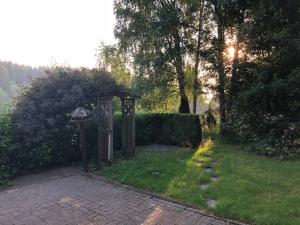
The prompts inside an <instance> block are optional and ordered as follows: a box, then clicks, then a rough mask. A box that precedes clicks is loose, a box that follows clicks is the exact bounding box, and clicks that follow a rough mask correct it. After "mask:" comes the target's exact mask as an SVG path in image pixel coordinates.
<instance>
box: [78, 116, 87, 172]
mask: <svg viewBox="0 0 300 225" xmlns="http://www.w3.org/2000/svg"><path fill="white" fill-rule="evenodd" d="M79 126H80V148H81V152H82V161H83V170H84V172H88V160H87V151H86V139H85V126H84V122H79Z"/></svg>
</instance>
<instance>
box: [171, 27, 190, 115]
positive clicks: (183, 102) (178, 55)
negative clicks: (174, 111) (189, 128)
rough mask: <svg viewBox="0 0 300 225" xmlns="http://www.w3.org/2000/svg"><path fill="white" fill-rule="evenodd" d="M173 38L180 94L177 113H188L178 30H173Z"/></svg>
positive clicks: (188, 107)
mask: <svg viewBox="0 0 300 225" xmlns="http://www.w3.org/2000/svg"><path fill="white" fill-rule="evenodd" d="M174 40H175V52H176V56H175V68H176V74H177V81H178V86H179V95H180V98H181V99H180V106H179V113H190V106H189V99H188V97H187V95H186V93H185V80H184V71H183V67H184V62H183V59H182V52H181V46H180V36H179V33H178V30H177V31H175V32H174Z"/></svg>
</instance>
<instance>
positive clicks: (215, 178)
mask: <svg viewBox="0 0 300 225" xmlns="http://www.w3.org/2000/svg"><path fill="white" fill-rule="evenodd" d="M219 179H220V177H217V176H213V177H211V180H212V182H217V181H218V180H219Z"/></svg>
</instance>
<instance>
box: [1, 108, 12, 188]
mask: <svg viewBox="0 0 300 225" xmlns="http://www.w3.org/2000/svg"><path fill="white" fill-rule="evenodd" d="M9 112H10V111H9V109H8V108H3V109H2V110H0V186H1V185H4V184H6V182H7V181H8V179H9V178H10V177H11V176H12V173H13V170H12V165H11V163H10V156H11V155H12V151H13V143H12V134H11V121H10V117H9Z"/></svg>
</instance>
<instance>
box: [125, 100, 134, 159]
mask: <svg viewBox="0 0 300 225" xmlns="http://www.w3.org/2000/svg"><path fill="white" fill-rule="evenodd" d="M122 152H123V155H124V156H125V157H127V156H133V155H134V154H135V100H134V99H133V98H131V97H123V98H122Z"/></svg>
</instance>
